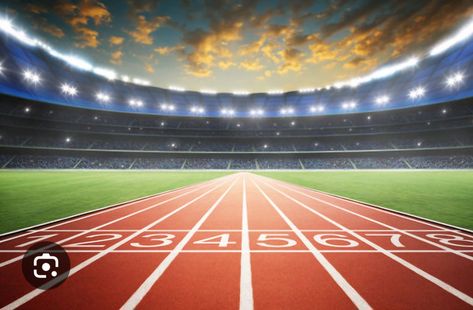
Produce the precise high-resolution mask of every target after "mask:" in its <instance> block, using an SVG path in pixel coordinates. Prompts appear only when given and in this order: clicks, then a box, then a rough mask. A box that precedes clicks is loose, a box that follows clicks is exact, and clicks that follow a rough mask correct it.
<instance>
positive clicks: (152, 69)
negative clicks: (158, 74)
mask: <svg viewBox="0 0 473 310" xmlns="http://www.w3.org/2000/svg"><path fill="white" fill-rule="evenodd" d="M145 70H146V72H148V73H154V68H153V66H152V65H150V64H148V63H146V64H145Z"/></svg>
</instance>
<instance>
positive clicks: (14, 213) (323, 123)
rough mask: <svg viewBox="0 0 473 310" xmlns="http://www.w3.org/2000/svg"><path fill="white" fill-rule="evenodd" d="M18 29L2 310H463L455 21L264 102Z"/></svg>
mask: <svg viewBox="0 0 473 310" xmlns="http://www.w3.org/2000/svg"><path fill="white" fill-rule="evenodd" d="M79 2H81V3H82V2H83V3H82V4H80V5H79V4H78V5H77V10H79V11H78V12H81V11H80V10H82V9H84V8H86V7H88V5H90V6H93V4H91V3H95V4H94V5H96V7H95V8H96V9H97V8H100V9H101V10H104V9H105V8H107V7H109V8H110V7H112V6H116V7H120V6H121V5H118V4H114V5H112V4H111V3H110V4H108V3H106V1H105V4H103V3H100V2H94V1H79ZM137 2H140V1H137ZM183 2H184V1H183ZM191 2H192V1H191ZM223 2H225V3H226V5H228V6H230V7H231V8H232V10H230V11H231V12H234V14H236V13H235V12H239V10H241V8H242V6H243V7H244V6H245V3H243V4H238V5H235V7H233V4H232V3H227V2H226V1H223ZM223 2H222V3H223ZM296 2H298V1H296ZM301 2H303V1H301ZM309 2H310V1H309ZM335 2H336V1H335ZM348 2H350V1H348ZM352 2H353V1H352ZM361 2H363V3H364V1H361ZM368 2H369V1H368ZM38 3H39V4H41V3H40V2H38ZM337 3H338V2H337ZM353 3H354V2H353ZM33 5H36V3H35V2H34V1H32V2H31V3H29V7H31V8H33ZM182 5H184V4H182ZM301 5H302V4H301ZM353 5H355V4H353ZM458 5H459V6H460V4H458ZM125 6H126V5H125V4H123V7H125ZM176 6H177V7H179V5H176ZM283 6H284V7H285V6H287V8H289V4H284V5H283ZM342 6H343V4H342ZM361 6H362V7H363V5H361ZM34 7H35V8H37V10H39V9H38V7H39V6H34ZM309 7H310V8H312V7H311V6H308V7H307V8H309ZM355 7H356V5H355ZM471 10H472V7H471V5H469V6H468V10H465V11H468V12H470V11H471ZM30 11H31V12H33V13H32V14H46V13H44V12H45V11H41V10H39V11H38V12H42V13H36V12H34V11H33V9H31V10H30ZM84 11H85V9H84ZM20 12H21V9H20ZM268 12H269V11H268ZM271 12H272V11H271ZM295 12H298V11H295ZM471 12H473V11H471ZM25 14H26V13H25ZM48 14H49V13H48ZM77 14H79V15H80V14H82V13H77ZM294 14H295V13H294ZM347 14H348V13H347ZM223 15H225V14H224V13H222V16H223ZM21 16H22V15H21V13H20V14H19V17H17V18H16V19H12V18H9V17H8V16H6V15H5V16H4V17H1V18H0V120H1V121H0V168H1V169H0V200H1V202H0V217H1V218H0V233H1V235H0V308H1V309H14V308H18V307H29V308H44V307H54V308H70V307H74V308H123V309H132V308H137V307H140V308H158V309H161V308H162V309H190V308H192V309H201V308H202V309H204V308H205V309H236V308H239V309H254V308H257V309H314V308H321V309H328V308H332V309H333V308H337V309H338V308H343V309H345V308H347V309H348V308H359V309H370V308H390V309H403V308H409V309H413V308H424V309H425V308H429V309H434V308H442V309H445V308H449V309H468V308H471V307H472V306H473V281H471V279H473V255H472V254H473V231H472V230H471V229H473V204H472V199H473V187H472V184H473V171H472V170H471V169H473V78H472V77H473V74H472V72H473V19H472V17H471V16H467V17H468V18H466V19H462V20H459V21H457V22H455V23H454V25H452V26H451V28H448V29H443V28H441V29H439V30H438V31H442V36H441V37H440V38H438V39H436V40H435V42H433V43H432V44H430V45H429V46H427V47H425V48H423V49H422V51H421V52H417V53H415V54H412V55H405V54H401V55H400V56H399V57H392V58H388V59H385V61H384V63H383V64H379V65H377V66H376V67H374V68H372V69H371V70H369V71H367V72H363V74H358V75H352V76H350V77H349V78H347V79H343V80H339V81H335V82H332V83H330V84H327V85H316V86H315V87H313V88H310V87H305V85H302V86H304V88H300V89H285V90H276V89H272V90H267V91H243V90H241V89H232V83H233V80H232V76H231V74H229V75H228V77H227V79H225V81H223V83H226V85H228V87H227V88H226V89H223V90H222V91H214V90H209V89H202V90H194V89H190V90H187V89H184V88H183V87H178V86H169V87H164V86H163V85H155V83H154V82H150V81H148V80H147V79H143V78H134V77H133V76H132V74H131V73H128V72H127V73H126V74H125V73H123V72H119V70H114V69H110V68H109V67H110V66H108V65H107V66H105V65H102V64H100V63H92V62H89V61H86V60H84V59H83V58H81V57H80V56H77V55H76V54H70V53H67V52H62V49H59V48H56V47H55V46H53V45H50V44H49V43H47V42H46V41H43V40H42V37H40V36H38V35H37V34H35V31H33V30H31V31H29V29H28V30H24V28H23V27H21V26H20V21H22V19H21ZM35 16H36V17H35V18H37V20H38V21H39V20H40V17H39V15H35ZM41 16H43V15H41ZM472 16H473V15H472ZM41 18H43V19H44V17H41ZM48 18H49V17H48ZM90 18H91V21H92V20H95V19H94V18H96V17H94V16H92V17H90ZM52 20H53V19H52V17H51V21H52ZM48 21H49V20H48ZM23 22H24V21H23ZM248 23H249V21H248ZM86 24H87V22H86ZM98 24H99V23H98V22H97V20H95V25H98ZM32 25H33V23H32ZM71 25H74V23H71ZM124 25H125V24H123V25H122V24H120V27H122V26H123V27H124ZM353 26H354V24H353ZM175 27H177V26H175ZM442 27H443V26H442ZM43 28H44V25H43ZM33 29H34V27H33ZM321 29H322V30H323V29H324V28H323V26H322V28H321ZM444 32H446V34H445V35H443V33H444ZM130 36H132V34H130ZM132 37H133V36H132ZM61 38H63V37H62V36H61ZM61 40H63V39H61ZM110 42H112V41H110ZM110 44H111V45H110V46H113V45H112V43H110ZM118 44H122V43H118ZM145 44H147V43H145ZM360 44H361V43H360ZM224 46H226V44H224ZM81 52H82V51H81ZM261 53H262V52H261ZM79 55H81V54H80V53H79ZM173 70H177V69H173ZM333 70H335V69H333ZM268 75H269V74H268ZM235 83H236V82H235ZM251 83H252V81H251V80H249V81H247V84H248V85H251ZM255 83H256V82H255ZM54 255H56V256H57V258H59V264H58V265H60V266H61V268H62V264H64V265H67V266H68V268H66V269H59V270H57V272H56V271H54V272H55V273H54V275H52V276H51V275H49V273H48V271H49V270H50V268H51V266H50V264H49V263H48V264H47V268H45V267H42V268H43V269H42V271H41V272H42V274H41V273H40V274H39V276H38V274H37V273H36V272H37V269H35V267H36V262H37V259H38V260H41V259H46V260H47V259H51V256H54ZM56 256H54V257H55V258H56ZM33 257H34V258H35V260H34V262H33V261H32V260H31V259H32V258H33ZM64 257H67V258H64ZM65 260H67V264H66V263H64V261H65ZM28 264H30V265H31V266H30V265H28ZM69 265H70V266H69ZM42 266H45V265H42ZM53 267H54V265H53ZM56 267H57V266H56ZM30 269H31V270H34V271H35V273H31V270H30ZM32 274H34V276H32ZM32 278H33V280H31V279H32ZM51 305H52V306H51Z"/></svg>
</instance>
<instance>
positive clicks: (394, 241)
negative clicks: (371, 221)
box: [366, 234, 405, 248]
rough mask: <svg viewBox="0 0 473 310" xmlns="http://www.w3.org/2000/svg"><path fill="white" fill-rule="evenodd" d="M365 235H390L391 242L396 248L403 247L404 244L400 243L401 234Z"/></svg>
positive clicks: (381, 235)
mask: <svg viewBox="0 0 473 310" xmlns="http://www.w3.org/2000/svg"><path fill="white" fill-rule="evenodd" d="M366 235H367V236H379V237H389V236H391V243H392V244H393V245H394V246H395V247H396V248H405V246H404V245H403V244H402V243H401V240H400V239H401V234H366Z"/></svg>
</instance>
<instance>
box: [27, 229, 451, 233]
mask: <svg viewBox="0 0 473 310" xmlns="http://www.w3.org/2000/svg"><path fill="white" fill-rule="evenodd" d="M137 230H138V229H97V230H95V232H135V231H137ZM35 231H36V232H81V231H87V229H50V230H35ZM188 231H189V229H150V230H147V232H188ZM248 231H249V232H267V231H281V232H288V231H292V230H290V229H248ZM300 231H303V232H342V231H343V230H341V229H301V230H300ZM353 231H358V232H395V231H400V230H399V229H394V230H393V229H353ZM402 231H403V232H444V233H446V231H445V230H439V229H433V230H430V229H427V230H426V229H421V230H415V229H414V230H412V229H406V230H402ZM199 232H242V230H241V229H199ZM448 232H451V233H454V232H456V230H450V231H448Z"/></svg>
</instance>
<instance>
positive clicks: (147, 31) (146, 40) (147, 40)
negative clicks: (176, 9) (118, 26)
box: [128, 15, 169, 45]
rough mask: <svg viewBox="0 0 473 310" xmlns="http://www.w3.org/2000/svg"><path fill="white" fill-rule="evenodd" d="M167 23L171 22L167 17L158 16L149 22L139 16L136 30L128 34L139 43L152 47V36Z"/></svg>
mask: <svg viewBox="0 0 473 310" xmlns="http://www.w3.org/2000/svg"><path fill="white" fill-rule="evenodd" d="M167 21H169V17H167V16H156V17H154V18H153V19H152V20H150V21H148V20H146V17H145V16H143V15H140V16H138V19H137V24H136V28H135V30H133V31H129V32H128V34H129V35H130V36H131V37H132V38H133V40H134V41H135V42H137V43H141V44H145V45H151V44H153V42H154V40H153V37H152V36H151V35H152V34H153V32H155V31H156V30H158V28H159V27H161V26H162V25H163V24H165V23H166V22H167Z"/></svg>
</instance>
